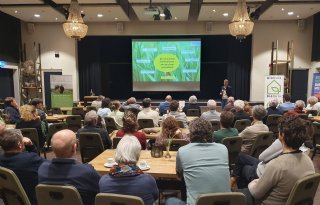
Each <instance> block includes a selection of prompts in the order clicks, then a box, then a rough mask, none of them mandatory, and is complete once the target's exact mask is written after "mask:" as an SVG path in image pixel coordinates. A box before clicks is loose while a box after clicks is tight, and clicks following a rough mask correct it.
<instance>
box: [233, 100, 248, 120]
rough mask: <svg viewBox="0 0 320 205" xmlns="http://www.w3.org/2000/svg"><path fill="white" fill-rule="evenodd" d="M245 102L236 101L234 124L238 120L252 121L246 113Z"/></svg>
mask: <svg viewBox="0 0 320 205" xmlns="http://www.w3.org/2000/svg"><path fill="white" fill-rule="evenodd" d="M243 109H244V102H243V101H242V100H236V101H235V102H234V111H235V112H234V122H233V124H234V123H235V122H236V121H237V120H242V119H248V120H250V115H249V114H248V113H246V112H245V111H244V110H243Z"/></svg>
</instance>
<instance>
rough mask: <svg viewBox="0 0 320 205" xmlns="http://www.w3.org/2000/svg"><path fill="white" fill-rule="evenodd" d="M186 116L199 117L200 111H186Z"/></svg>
mask: <svg viewBox="0 0 320 205" xmlns="http://www.w3.org/2000/svg"><path fill="white" fill-rule="evenodd" d="M186 115H187V116H195V117H200V111H199V110H198V109H188V110H187V114H186Z"/></svg>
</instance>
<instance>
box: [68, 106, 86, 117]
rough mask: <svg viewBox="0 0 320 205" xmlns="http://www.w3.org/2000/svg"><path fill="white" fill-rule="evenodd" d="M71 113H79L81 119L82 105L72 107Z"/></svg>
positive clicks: (82, 115)
mask: <svg viewBox="0 0 320 205" xmlns="http://www.w3.org/2000/svg"><path fill="white" fill-rule="evenodd" d="M71 114H72V115H80V116H81V119H83V118H84V111H83V108H82V107H73V108H72V111H71Z"/></svg>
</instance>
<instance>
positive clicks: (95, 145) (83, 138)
mask: <svg viewBox="0 0 320 205" xmlns="http://www.w3.org/2000/svg"><path fill="white" fill-rule="evenodd" d="M79 147H80V155H81V160H82V163H87V162H90V161H91V160H92V159H94V158H95V157H96V156H98V155H99V154H100V153H102V152H103V151H104V147H103V143H102V139H101V136H100V134H99V133H93V132H81V133H80V134H79Z"/></svg>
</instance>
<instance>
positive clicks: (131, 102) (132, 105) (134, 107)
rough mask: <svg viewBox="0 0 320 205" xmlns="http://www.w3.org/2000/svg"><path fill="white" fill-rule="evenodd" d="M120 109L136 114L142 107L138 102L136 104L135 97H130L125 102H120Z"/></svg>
mask: <svg viewBox="0 0 320 205" xmlns="http://www.w3.org/2000/svg"><path fill="white" fill-rule="evenodd" d="M120 109H121V110H123V111H127V110H129V111H131V112H133V113H134V114H136V115H137V114H138V113H139V112H140V111H141V109H142V108H141V106H140V105H139V104H137V100H136V98H135V97H130V98H129V99H128V100H127V101H126V102H124V103H122V106H121V108H120Z"/></svg>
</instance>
